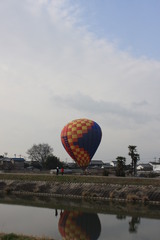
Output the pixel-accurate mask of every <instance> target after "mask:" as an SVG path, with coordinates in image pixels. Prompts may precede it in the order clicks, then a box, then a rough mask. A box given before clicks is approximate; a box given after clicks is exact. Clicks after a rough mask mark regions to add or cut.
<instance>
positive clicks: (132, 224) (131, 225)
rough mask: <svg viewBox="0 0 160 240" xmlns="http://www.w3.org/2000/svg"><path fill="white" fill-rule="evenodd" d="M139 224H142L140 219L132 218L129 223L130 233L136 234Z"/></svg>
mask: <svg viewBox="0 0 160 240" xmlns="http://www.w3.org/2000/svg"><path fill="white" fill-rule="evenodd" d="M138 224H140V217H132V218H131V221H130V222H129V232H130V233H136V232H137V225H138Z"/></svg>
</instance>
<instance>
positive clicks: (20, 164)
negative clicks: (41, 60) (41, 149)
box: [11, 158, 25, 170]
mask: <svg viewBox="0 0 160 240" xmlns="http://www.w3.org/2000/svg"><path fill="white" fill-rule="evenodd" d="M11 162H12V164H13V169H15V170H23V169H24V162H25V159H24V158H11Z"/></svg>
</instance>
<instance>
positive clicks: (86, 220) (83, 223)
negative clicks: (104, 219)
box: [58, 210, 101, 240]
mask: <svg viewBox="0 0 160 240" xmlns="http://www.w3.org/2000/svg"><path fill="white" fill-rule="evenodd" d="M58 229H59V232H60V234H61V236H62V237H63V239H64V240H73V239H74V240H79V239H83V240H97V239H98V238H99V236H100V233H101V223H100V220H99V217H98V215H97V214H96V213H83V212H79V211H67V210H65V211H64V212H63V213H61V216H60V219H59V222H58Z"/></svg>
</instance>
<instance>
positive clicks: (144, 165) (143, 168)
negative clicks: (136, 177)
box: [137, 163, 153, 171]
mask: <svg viewBox="0 0 160 240" xmlns="http://www.w3.org/2000/svg"><path fill="white" fill-rule="evenodd" d="M137 170H138V171H153V166H152V165H151V164H149V163H141V164H138V166H137Z"/></svg>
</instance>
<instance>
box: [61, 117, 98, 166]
mask: <svg viewBox="0 0 160 240" xmlns="http://www.w3.org/2000/svg"><path fill="white" fill-rule="evenodd" d="M101 138H102V131H101V128H100V126H99V125H98V124H97V123H96V122H94V121H92V120H89V119H85V118H82V119H76V120H73V121H72V122H70V123H68V124H67V125H66V126H64V128H63V129H62V132H61V141H62V144H63V146H64V148H65V150H66V151H67V153H68V154H69V155H70V156H71V158H72V159H73V160H74V161H75V162H76V163H77V164H78V165H79V167H81V168H82V169H83V170H85V169H86V168H87V166H88V165H89V163H90V161H91V159H92V157H93V155H94V154H95V152H96V150H97V148H98V146H99V144H100V142H101Z"/></svg>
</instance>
